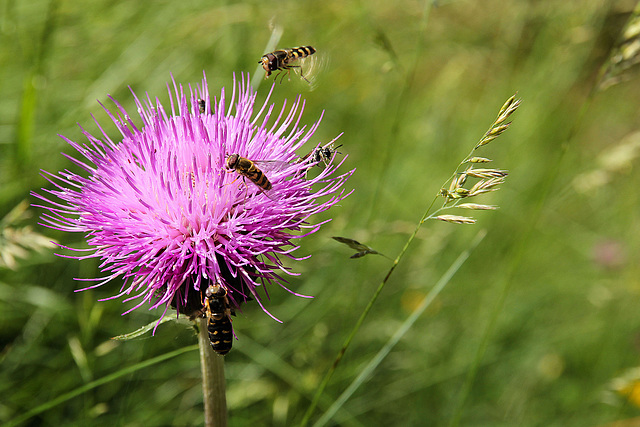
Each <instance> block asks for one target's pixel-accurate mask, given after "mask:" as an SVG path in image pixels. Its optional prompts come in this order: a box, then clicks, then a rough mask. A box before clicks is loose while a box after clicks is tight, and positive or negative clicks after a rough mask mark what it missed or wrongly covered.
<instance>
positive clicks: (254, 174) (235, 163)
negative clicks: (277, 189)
mask: <svg viewBox="0 0 640 427" xmlns="http://www.w3.org/2000/svg"><path fill="white" fill-rule="evenodd" d="M227 168H228V169H229V170H235V171H236V172H238V173H239V174H240V175H242V176H243V177H246V178H249V181H251V182H253V183H254V184H255V185H257V186H258V187H260V188H262V189H263V190H264V191H269V190H271V187H272V185H271V182H269V179H268V178H267V176H266V175H265V174H264V173H262V171H261V170H260V169H258V167H257V166H256V165H255V163H254V162H253V161H251V160H249V159H245V158H244V157H240V155H239V154H231V155H230V156H228V157H227Z"/></svg>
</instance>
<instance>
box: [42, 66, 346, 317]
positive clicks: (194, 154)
mask: <svg viewBox="0 0 640 427" xmlns="http://www.w3.org/2000/svg"><path fill="white" fill-rule="evenodd" d="M173 89H174V94H175V99H174V97H173V96H172V91H171V89H169V96H170V98H171V111H170V114H168V113H167V111H166V110H165V109H164V108H163V107H162V105H161V104H160V102H159V100H158V99H156V101H155V103H153V102H152V101H151V99H150V98H149V96H148V95H147V98H146V100H142V101H141V100H140V99H138V97H136V95H135V93H134V94H133V95H134V98H135V101H136V105H137V109H138V114H139V115H140V117H141V119H142V126H141V127H138V126H137V125H135V124H134V122H133V121H132V120H131V118H130V116H129V115H128V114H127V112H126V111H125V110H124V108H123V107H122V106H121V105H120V104H119V103H118V102H117V101H115V100H114V99H113V98H111V100H112V101H113V102H114V103H115V105H116V106H117V111H115V113H111V112H109V111H108V110H107V109H106V108H105V107H104V106H103V108H105V111H107V114H109V116H110V117H111V119H112V120H113V122H114V123H115V124H116V126H117V128H118V130H119V131H120V133H121V134H122V140H121V141H119V142H114V141H113V140H111V139H110V138H109V136H108V135H107V133H106V132H105V131H104V130H103V129H102V128H101V127H100V125H99V124H98V123H97V121H96V124H97V125H98V127H99V128H100V130H101V132H102V137H101V138H96V137H94V136H92V135H91V134H89V133H88V132H87V131H85V130H84V129H83V131H82V132H83V134H84V135H85V137H86V138H87V140H88V143H83V144H80V143H77V142H74V141H71V140H69V139H68V138H66V137H64V136H61V137H62V138H63V139H64V140H65V141H67V142H68V143H69V144H70V145H71V146H72V147H73V148H75V149H76V150H77V151H78V152H79V153H80V154H81V155H82V156H83V157H84V158H85V159H86V161H85V160H78V159H75V158H73V157H71V156H67V155H65V156H66V157H68V158H69V159H70V160H71V161H73V162H74V163H75V164H77V165H79V166H80V167H81V168H82V169H84V170H86V171H87V172H88V174H89V176H88V177H86V178H85V177H83V176H80V175H77V174H75V173H73V172H70V171H68V170H65V171H61V172H59V173H58V174H57V175H55V174H52V173H49V172H45V171H43V176H44V177H45V178H46V179H47V180H48V181H49V182H51V183H52V184H53V186H55V189H43V191H45V192H46V193H48V194H49V196H45V195H40V194H36V193H33V195H34V196H36V197H38V198H39V199H41V200H44V201H45V202H47V203H48V205H45V206H43V205H37V206H39V207H42V208H45V209H47V212H46V213H44V214H42V216H41V219H42V221H43V224H42V225H45V226H47V227H50V228H54V229H57V230H63V231H73V232H80V233H85V234H86V236H87V243H88V245H89V246H90V248H89V249H73V248H67V249H71V250H74V251H79V252H84V253H83V254H81V255H76V256H71V258H76V259H85V258H100V259H101V260H102V263H101V265H100V268H101V270H102V271H103V272H105V273H106V276H105V277H102V278H99V279H79V280H91V281H97V282H98V283H96V284H93V285H92V286H89V287H87V288H84V289H90V288H95V287H98V286H101V285H103V284H105V283H107V282H110V281H112V280H114V279H116V278H122V280H123V281H124V283H123V285H122V288H121V289H120V292H119V293H118V294H117V295H115V296H113V297H111V298H118V297H121V296H128V297H127V298H126V299H125V301H129V300H133V299H136V298H138V299H139V303H138V304H137V305H136V306H135V307H133V308H132V309H131V310H133V309H135V308H137V307H139V306H141V305H143V304H145V303H148V304H150V309H152V308H157V307H161V306H164V307H165V313H166V310H167V309H168V308H169V307H170V306H172V307H174V308H176V309H177V311H178V313H184V314H187V315H192V314H194V313H196V312H197V311H198V310H200V309H201V308H202V301H203V300H202V298H203V293H204V291H205V290H206V288H207V286H208V285H209V284H210V283H219V284H220V285H221V286H223V287H224V288H226V289H227V291H228V297H229V299H230V301H231V302H232V304H233V305H235V306H239V305H240V303H241V302H246V301H248V300H251V299H255V300H256V301H257V302H258V303H259V304H260V306H261V307H262V308H263V309H264V310H265V312H267V313H268V311H267V310H266V309H265V308H264V306H263V304H262V301H261V297H260V296H259V295H258V293H257V287H258V286H261V285H266V284H272V283H277V284H279V285H280V286H282V287H284V286H283V284H282V283H283V282H284V279H283V277H281V274H282V273H285V274H289V275H293V274H294V273H291V272H289V271H288V270H287V268H286V267H285V266H284V265H283V263H282V261H281V259H280V258H281V256H284V257H287V258H291V259H294V260H300V259H304V258H306V257H304V258H296V257H294V256H293V255H292V252H293V251H294V250H295V249H297V248H298V246H297V245H296V244H294V243H293V239H297V238H300V237H303V236H306V235H309V234H311V233H314V232H316V231H318V229H319V228H320V226H321V225H322V223H319V224H310V223H308V222H307V220H308V219H309V217H310V216H311V215H313V214H315V213H318V212H322V211H325V210H327V209H329V208H330V207H331V206H333V205H334V204H336V203H337V202H339V201H340V200H342V199H344V198H345V197H347V196H348V195H349V194H350V193H349V194H345V191H344V189H343V188H342V186H343V184H344V183H345V181H346V180H347V179H348V177H349V176H350V175H351V174H352V173H353V171H351V172H348V173H346V174H343V175H339V176H334V172H335V171H336V169H337V167H338V166H340V165H329V166H328V167H327V168H326V169H322V171H321V172H319V174H318V175H317V176H316V177H315V178H309V179H307V173H306V172H307V170H308V169H309V168H310V167H311V166H313V165H314V164H315V163H313V161H312V160H311V158H312V157H313V156H310V158H309V159H305V160H301V159H300V157H299V156H298V155H296V153H295V151H296V150H297V149H299V148H301V147H302V146H303V145H304V144H305V143H307V142H308V141H309V139H310V138H311V136H312V135H313V133H314V132H315V130H316V129H317V127H318V125H319V124H320V120H321V118H320V119H319V120H318V121H317V122H315V123H314V124H313V125H311V126H309V127H307V126H302V127H299V126H298V125H299V123H300V119H301V116H302V112H303V110H304V102H301V100H300V97H298V98H297V99H296V101H295V102H294V103H293V104H292V105H291V107H290V108H289V109H288V111H287V109H286V101H285V103H284V104H285V105H283V107H282V110H281V111H280V112H279V114H278V115H277V118H276V119H275V122H274V123H273V124H271V125H268V122H269V120H270V118H271V117H272V113H273V111H274V105H273V104H271V105H267V104H268V100H269V97H270V96H271V92H270V93H269V96H268V97H267V101H265V104H264V105H263V106H262V108H261V109H260V111H259V112H258V113H257V114H256V115H255V116H253V108H254V103H255V99H256V92H255V91H254V90H253V89H252V88H251V87H250V85H249V78H248V75H247V77H246V78H245V76H244V75H243V76H242V81H241V82H240V83H239V84H237V82H235V78H234V86H233V92H232V95H231V101H230V102H229V105H227V100H226V97H225V91H224V89H223V90H222V92H221V95H220V99H219V100H218V99H217V98H213V100H211V99H210V98H209V90H208V86H207V81H206V77H205V78H203V80H202V84H201V85H198V87H197V88H196V90H194V89H193V88H192V87H191V86H189V91H190V95H189V96H187V94H185V92H184V90H183V88H182V86H181V85H180V86H177V85H176V84H175V81H174V83H173ZM271 91H273V86H272V89H271ZM132 93H133V92H132ZM200 99H201V100H203V101H204V113H203V112H201V109H202V106H203V105H202V104H201V103H199V102H198V101H199V100H200ZM94 120H95V118H94ZM318 146H319V145H318ZM318 146H316V148H317V147H318ZM232 154H238V155H239V156H241V157H243V158H246V159H250V160H252V161H254V162H255V165H256V166H257V167H258V168H260V170H261V171H262V172H263V174H264V175H265V176H267V177H268V180H269V181H270V182H271V184H272V186H273V187H272V188H271V189H269V190H268V191H265V190H264V189H263V188H261V187H260V186H258V185H256V184H255V183H254V182H253V181H252V180H251V179H247V178H245V177H243V176H241V175H240V174H239V173H238V172H236V171H234V170H230V169H229V168H228V167H227V158H228V156H230V155H232ZM259 160H268V162H265V163H264V166H263V164H262V163H259V162H258V161H259ZM258 165H259V166H258ZM314 190H315V191H314ZM57 199H59V200H57ZM321 199H322V200H321ZM325 222H326V221H325ZM61 256H62V255H61ZM84 289H82V290H84ZM285 289H286V288H285ZM287 290H288V289H287ZM289 292H291V293H293V294H295V293H294V292H292V291H289ZM265 293H266V290H265ZM266 295H267V297H268V294H266ZM295 295H298V294H295ZM300 296H302V295H300ZM131 310H129V311H131ZM269 315H270V314H269ZM271 317H273V316H271ZM274 319H275V317H274ZM276 320H277V319H276Z"/></svg>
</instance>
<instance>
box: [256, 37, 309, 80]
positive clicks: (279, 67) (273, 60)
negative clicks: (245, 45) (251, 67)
mask: <svg viewBox="0 0 640 427" xmlns="http://www.w3.org/2000/svg"><path fill="white" fill-rule="evenodd" d="M314 53H316V49H315V48H314V47H313V46H300V47H294V48H290V49H278V50H276V51H273V52H270V53H265V54H264V55H262V58H260V61H258V63H260V64H262V68H264V70H265V72H266V75H265V78H267V77H269V76H270V75H271V73H272V72H274V71H279V73H278V74H277V75H276V77H275V79H277V78H278V76H279V75H280V74H282V73H283V72H284V71H285V70H286V71H287V75H289V74H290V73H291V70H292V69H294V68H298V69H299V70H300V77H302V79H303V80H304V81H306V82H307V83H311V82H310V81H309V80H308V79H307V78H306V77H305V76H304V75H303V73H302V66H301V65H292V64H293V63H295V62H296V61H298V60H302V59H304V58H306V57H308V56H311V55H313V54H314ZM283 79H284V74H283V75H282V79H280V83H282V80H283Z"/></svg>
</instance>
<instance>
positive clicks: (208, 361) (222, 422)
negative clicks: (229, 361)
mask: <svg viewBox="0 0 640 427" xmlns="http://www.w3.org/2000/svg"><path fill="white" fill-rule="evenodd" d="M198 329H199V333H198V345H199V346H200V367H201V369H202V396H203V400H204V425H205V426H207V427H214V426H215V427H226V426H227V421H228V420H227V398H226V395H225V391H226V385H225V378H224V356H220V355H219V354H216V353H214V351H213V349H212V348H211V341H210V340H209V331H208V330H207V319H199V320H198Z"/></svg>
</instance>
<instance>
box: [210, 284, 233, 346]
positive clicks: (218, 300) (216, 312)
mask: <svg viewBox="0 0 640 427" xmlns="http://www.w3.org/2000/svg"><path fill="white" fill-rule="evenodd" d="M204 314H205V316H206V317H207V319H208V321H207V330H208V331H209V340H210V341H211V347H212V348H213V351H215V352H216V353H218V354H219V355H221V356H224V355H225V354H227V353H229V351H230V350H231V346H232V345H233V327H232V326H231V315H232V314H235V312H234V310H233V309H232V308H231V304H230V303H229V298H228V297H227V290H226V289H225V288H223V287H222V286H220V285H219V284H217V283H216V284H215V285H210V286H209V287H208V288H207V290H206V292H205V300H204Z"/></svg>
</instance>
